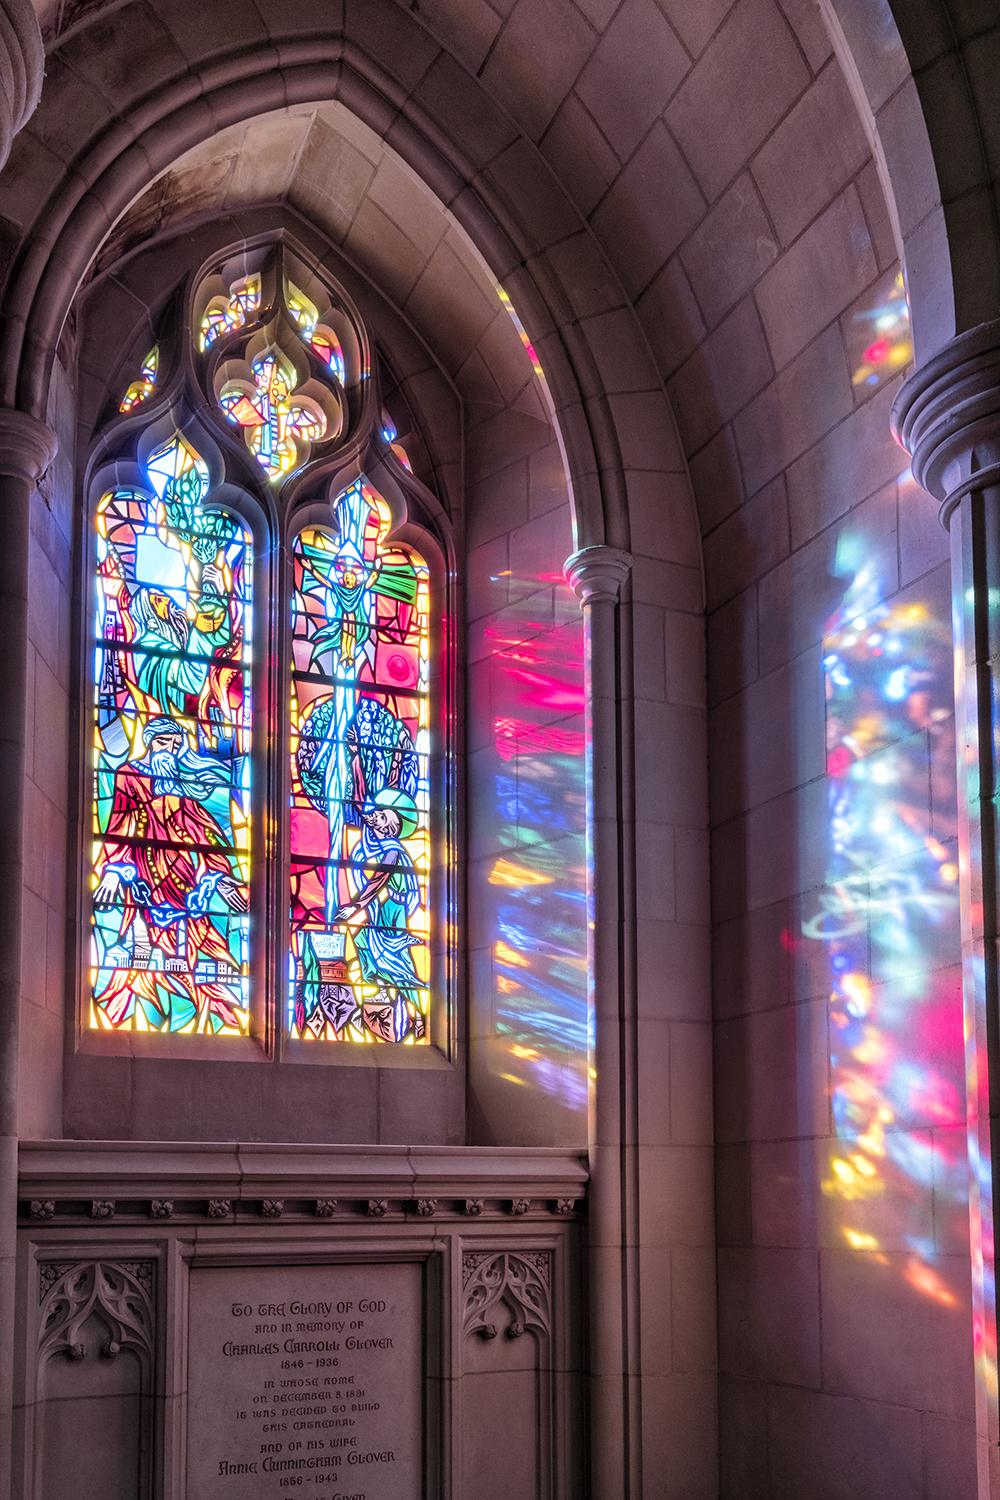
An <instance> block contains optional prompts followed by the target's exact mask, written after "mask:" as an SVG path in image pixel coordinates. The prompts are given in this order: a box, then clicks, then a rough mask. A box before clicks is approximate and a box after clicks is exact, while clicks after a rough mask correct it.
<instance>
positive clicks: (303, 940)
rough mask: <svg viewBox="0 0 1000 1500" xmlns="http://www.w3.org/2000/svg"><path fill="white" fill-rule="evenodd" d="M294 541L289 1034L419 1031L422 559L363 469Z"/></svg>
mask: <svg viewBox="0 0 1000 1500" xmlns="http://www.w3.org/2000/svg"><path fill="white" fill-rule="evenodd" d="M334 512H335V517H336V522H337V526H336V530H331V529H329V528H326V527H310V528H309V529H307V530H304V531H302V532H300V533H299V535H298V536H297V537H296V539H295V545H294V549H293V557H294V569H295V578H294V587H293V592H292V664H291V675H292V694H291V815H290V821H291V869H290V880H291V954H290V961H289V1031H290V1034H291V1035H292V1036H293V1037H297V1038H302V1039H310V1038H325V1039H327V1040H341V1039H345V1038H346V1039H352V1040H358V1041H372V1040H376V1041H390V1042H391V1041H395V1042H422V1041H426V1040H427V1035H428V1032H427V1011H428V999H429V990H428V972H427V939H428V926H429V912H428V897H427V889H428V875H429V812H430V785H429V777H428V758H429V704H428V668H429V662H428V605H429V597H428V570H427V566H426V564H425V563H424V561H423V559H422V558H421V557H420V556H419V555H418V554H417V553H416V552H414V551H413V550H412V549H411V548H407V547H402V546H399V545H393V544H392V543H391V542H389V541H387V540H386V533H387V532H388V530H389V525H390V520H389V516H388V512H387V507H386V505H385V502H384V501H383V500H382V499H381V498H380V496H378V494H377V493H376V492H375V491H374V490H373V489H372V488H371V487H370V486H369V485H368V484H367V483H366V482H365V481H364V480H363V479H361V480H358V481H357V482H356V483H355V484H353V485H352V486H351V487H350V488H349V489H348V490H346V491H345V492H344V493H343V494H342V495H340V497H339V499H338V500H337V502H336V504H335V506H334Z"/></svg>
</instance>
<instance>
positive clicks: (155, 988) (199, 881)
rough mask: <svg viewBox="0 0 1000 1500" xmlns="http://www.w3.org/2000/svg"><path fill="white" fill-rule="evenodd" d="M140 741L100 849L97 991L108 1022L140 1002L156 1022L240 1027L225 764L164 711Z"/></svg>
mask: <svg viewBox="0 0 1000 1500" xmlns="http://www.w3.org/2000/svg"><path fill="white" fill-rule="evenodd" d="M142 745H143V753H142V754H141V755H139V756H136V757H133V758H132V759H130V760H128V761H126V762H125V764H124V765H123V766H121V767H120V768H119V770H118V772H117V774H116V776H115V786H114V800H113V802H112V806H111V813H110V817H109V819H108V826H107V831H106V835H105V837H104V839H103V841H102V843H101V845H100V847H99V852H98V856H97V862H96V870H95V875H96V886H95V890H94V906H95V908H96V911H97V912H98V913H100V914H102V915H101V916H100V917H99V918H98V936H99V939H101V940H103V947H104V953H103V960H102V961H101V962H100V963H99V973H100V975H101V979H103V981H104V983H103V984H99V986H98V988H97V989H96V991H95V996H94V998H95V1001H96V1003H97V1005H98V1006H99V1007H100V1008H101V1010H102V1011H103V1012H104V1013H105V1015H106V1016H107V1018H108V1020H109V1021H110V1022H111V1024H112V1025H114V1026H118V1025H120V1024H121V1023H122V1022H123V1021H125V1020H127V1019H129V1018H130V1017H131V1016H132V1014H133V1013H134V1010H135V1007H136V1005H141V1006H142V1007H143V1010H144V1013H145V1018H146V1021H147V1023H148V1024H150V1025H151V1026H152V1027H154V1028H155V1029H161V1028H162V1029H167V1030H171V1031H176V1030H183V1029H184V1028H185V1027H187V1026H188V1025H190V1024H191V1023H192V1022H193V1023H195V1029H197V1030H199V1031H204V1030H206V1029H208V1030H210V1031H211V1030H215V1029H217V1028H218V1027H220V1026H226V1027H229V1028H234V1029H237V1030H242V1029H244V1028H243V1026H242V1024H241V1020H240V1017H239V1016H238V1015H237V1014H236V1012H235V1010H234V1004H235V1005H238V1004H239V1001H238V999H237V991H238V987H239V980H240V969H239V967H238V966H237V965H236V964H234V962H233V953H232V950H231V946H230V940H229V932H228V928H229V918H230V914H232V913H236V914H238V915H242V914H243V913H245V912H246V911H247V909H248V900H247V891H246V887H245V885H244V883H243V881H242V880H241V879H240V876H239V869H238V862H237V860H236V857H235V856H236V851H235V849H234V847H233V832H232V828H231V827H229V826H227V824H228V822H229V819H228V804H229V787H230V784H231V781H232V771H231V768H229V767H227V766H226V765H224V764H223V763H222V762H220V761H219V760H217V759H215V758H213V757H209V756H206V755H200V754H198V753H197V752H195V751H194V750H193V749H192V748H191V747H190V745H189V744H188V743H187V737H186V735H185V733H184V730H183V729H182V728H181V726H180V725H179V724H178V723H177V722H176V720H174V719H171V718H167V717H160V718H155V719H151V720H150V721H149V722H148V723H147V724H146V725H145V727H144V729H143V731H142ZM109 971H110V972H109ZM234 984H235V986H236V987H237V991H234Z"/></svg>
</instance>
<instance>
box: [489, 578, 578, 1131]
mask: <svg viewBox="0 0 1000 1500" xmlns="http://www.w3.org/2000/svg"><path fill="white" fill-rule="evenodd" d="M505 578H510V579H511V583H510V585H509V586H510V587H511V588H512V589H513V590H514V592H515V593H521V592H523V591H525V590H529V589H534V590H537V591H538V592H539V598H540V600H544V601H546V605H545V608H544V609H543V608H541V606H540V618H539V619H538V620H537V621H534V620H532V619H530V618H528V616H530V605H526V606H525V607H524V609H525V614H526V618H525V621H524V622H523V625H522V626H521V627H520V628H516V627H508V626H505V625H502V624H500V623H494V624H491V625H489V626H488V627H487V639H488V641H489V643H490V647H491V671H492V674H493V680H494V685H495V701H497V702H502V703H503V704H504V706H505V709H506V710H507V711H505V712H503V713H499V714H497V715H496V716H495V717H494V720H493V736H492V738H493V749H494V752H495V754H496V757H497V761H496V770H495V773H494V801H493V806H494V817H495V824H494V828H495V835H494V836H495V838H496V840H497V842H498V844H499V846H500V848H501V849H502V851H503V852H502V853H501V854H500V855H499V856H498V857H497V858H495V859H494V860H493V861H492V862H491V864H490V866H489V868H488V873H487V880H488V883H489V884H490V886H491V887H492V888H493V890H494V892H495V899H494V903H493V905H492V913H493V917H492V920H493V940H492V947H491V953H490V966H491V974H492V985H493V1014H494V1034H495V1039H496V1043H497V1047H496V1052H495V1057H494V1063H493V1066H494V1068H495V1071H496V1073H497V1076H498V1077H500V1078H502V1079H504V1080H505V1081H506V1082H513V1083H518V1084H527V1085H530V1086H531V1087H532V1088H534V1089H536V1090H538V1091H540V1092H541V1093H543V1094H545V1095H548V1096H549V1097H550V1098H552V1099H553V1100H555V1101H557V1102H558V1103H559V1104H560V1105H561V1106H562V1107H563V1108H565V1109H567V1110H571V1111H574V1112H576V1113H577V1114H579V1115H580V1116H583V1115H585V1112H586V1108H587V1082H588V1080H587V1046H588V1001H587V921H586V910H587V908H586V901H587V886H586V837H585V739H584V732H583V625H582V619H581V618H580V616H579V612H578V606H577V605H576V600H575V598H574V597H573V596H572V595H571V594H570V592H569V590H568V588H567V586H566V584H565V581H564V580H563V579H562V577H561V576H560V575H550V574H548V573H546V574H542V573H539V574H535V575H533V576H530V577H516V578H515V577H514V576H513V574H511V573H508V574H506V575H505ZM553 594H555V598H556V600H557V607H556V610H555V614H554V620H555V623H553V613H552V605H551V600H552V598H553ZM564 596H565V599H564ZM562 603H564V604H565V609H562V608H561V607H560V606H561V604H562Z"/></svg>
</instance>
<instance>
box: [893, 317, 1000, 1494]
mask: <svg viewBox="0 0 1000 1500" xmlns="http://www.w3.org/2000/svg"><path fill="white" fill-rule="evenodd" d="M893 429H894V433H895V435H896V437H897V439H898V440H899V441H900V442H901V443H902V445H903V447H904V448H906V449H907V451H908V452H909V453H910V454H911V456H912V459H913V474H914V478H915V479H916V480H917V482H918V483H919V484H922V485H923V486H924V488H925V489H927V490H929V491H930V493H931V494H933V495H934V496H936V498H937V499H938V500H940V501H941V502H942V504H941V512H940V515H941V521H942V524H943V525H944V526H945V527H946V529H947V530H948V531H949V533H950V537H951V579H952V616H953V624H954V630H955V729H956V740H957V754H958V833H959V869H960V880H961V886H960V889H961V906H962V992H963V1004H964V1009H965V1038H966V1109H967V1119H968V1142H969V1224H970V1233H971V1251H972V1301H973V1342H974V1350H975V1361H976V1427H977V1466H978V1476H979V1491H978V1493H979V1500H1000V1413H998V1404H997V1306H996V1267H995V1256H994V1225H995V1224H996V1223H997V1222H998V1221H1000V1212H998V1209H1000V1196H998V1194H1000V944H998V938H1000V864H998V859H1000V322H996V323H988V324H983V325H981V326H980V327H978V328H974V329H971V330H970V331H969V332H967V333H964V334H961V335H959V337H958V338H956V339H954V340H953V341H952V342H951V343H950V344H948V345H947V346H946V347H945V348H944V349H943V350H941V351H940V352H939V353H938V354H937V355H935V356H934V358H933V359H931V360H930V361H929V362H928V363H927V364H926V365H924V366H923V368H921V369H920V370H918V371H917V372H916V373H915V374H914V375H912V376H911V377H910V379H909V380H908V381H907V382H906V384H905V385H904V386H903V388H902V390H901V391H900V393H899V396H898V397H897V399H896V403H895V406H894V407H893Z"/></svg>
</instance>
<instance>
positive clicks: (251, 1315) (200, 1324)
mask: <svg viewBox="0 0 1000 1500" xmlns="http://www.w3.org/2000/svg"><path fill="white" fill-rule="evenodd" d="M423 1406H424V1402H423V1375H422V1314H421V1268H420V1267H419V1266H418V1265H413V1264H402V1265H385V1264H374V1265H357V1264H355V1265H344V1266H341V1265H333V1266H248V1267H238V1266H233V1267H226V1268H224V1269H223V1268H215V1267H211V1268H209V1267H206V1268H201V1267H196V1268H194V1269H193V1270H192V1272H191V1278H190V1293H189V1322H188V1464H187V1496H188V1500H228V1497H231V1500H265V1497H266V1500H278V1497H281V1496H286V1495H293V1494H296V1493H297V1494H299V1495H301V1496H303V1497H304V1500H306V1497H311V1496H315V1497H316V1500H390V1497H391V1500H399V1497H400V1496H407V1497H409V1500H418V1497H419V1496H421V1495H422V1494H423V1479H422V1472H423V1462H422V1459H423V1429H422V1420H423Z"/></svg>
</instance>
